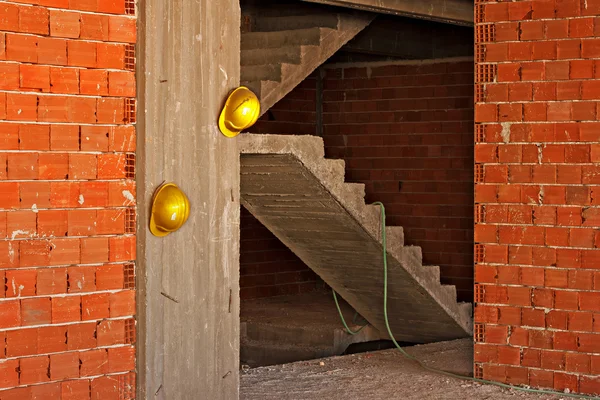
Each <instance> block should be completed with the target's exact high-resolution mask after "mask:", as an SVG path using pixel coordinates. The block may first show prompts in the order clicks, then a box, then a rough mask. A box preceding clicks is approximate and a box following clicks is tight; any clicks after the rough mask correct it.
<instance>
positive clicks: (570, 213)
mask: <svg viewBox="0 0 600 400" xmlns="http://www.w3.org/2000/svg"><path fill="white" fill-rule="evenodd" d="M475 7H476V13H475V15H476V32H475V33H476V34H475V37H476V44H475V46H476V54H477V63H476V80H475V85H476V90H475V93H476V99H475V100H476V106H475V121H476V129H475V132H476V133H475V142H476V144H475V163H476V164H475V171H476V172H475V180H476V187H475V202H476V211H477V212H476V213H475V215H476V221H475V242H476V244H475V262H476V265H475V280H476V285H475V301H476V307H475V333H476V334H475V342H476V343H475V364H476V368H475V371H477V375H479V377H483V378H485V379H492V380H495V381H500V382H507V383H513V384H528V385H531V386H534V387H544V388H553V389H556V390H559V391H563V390H566V389H568V390H570V391H571V392H580V393H586V394H600V378H599V372H600V370H599V369H598V366H599V365H600V363H599V362H598V356H597V354H598V353H599V352H600V325H599V321H600V306H599V304H600V267H599V264H598V260H600V250H599V249H598V247H599V246H600V241H599V238H600V236H599V234H598V232H599V228H600V219H598V217H597V216H598V215H600V212H599V210H598V199H597V197H598V196H597V194H598V183H599V181H598V178H597V176H598V173H599V171H600V170H599V169H598V168H599V167H598V161H599V160H598V154H599V153H598V148H599V147H598V146H599V144H598V143H599V140H600V136H599V134H598V132H600V129H599V128H600V125H599V124H598V122H597V121H598V115H599V114H598V110H599V109H598V100H599V99H600V82H599V80H598V78H599V76H598V65H599V64H598V62H599V61H598V59H600V46H598V44H599V43H600V39H598V37H599V35H600V22H599V21H600V19H599V18H598V16H600V2H598V1H590V0H587V1H581V2H580V1H563V0H556V1H555V0H548V1H516V2H494V1H476V5H475Z"/></svg>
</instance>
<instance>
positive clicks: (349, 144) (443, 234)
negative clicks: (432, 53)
mask: <svg viewBox="0 0 600 400" xmlns="http://www.w3.org/2000/svg"><path fill="white" fill-rule="evenodd" d="M325 71H326V72H325V74H324V75H325V77H324V81H323V85H324V90H323V93H322V96H323V126H322V129H323V138H324V140H325V150H326V156H327V157H329V158H342V159H344V160H345V161H346V180H347V181H349V182H361V183H365V185H366V192H367V197H366V201H367V202H374V201H382V202H383V203H384V204H385V205H386V211H387V217H388V223H389V224H392V225H401V226H403V227H404V229H405V237H406V242H407V244H412V245H418V246H421V247H422V248H423V258H424V263H426V264H429V265H439V266H440V267H441V275H442V281H443V282H444V283H447V284H452V285H455V286H456V287H457V289H458V297H459V300H461V301H472V299H473V62H472V60H468V61H464V60H450V61H448V60H446V61H433V62H428V61H426V62H418V61H417V62H405V63H395V64H390V63H388V64H384V65H381V64H375V63H373V64H364V65H363V66H362V67H355V66H350V67H332V68H327V69H326V70H325ZM316 87H317V85H316V79H315V74H313V76H311V77H310V78H308V79H307V80H306V81H304V82H303V83H302V84H301V85H300V86H299V87H298V88H297V89H295V90H294V91H293V92H292V93H290V94H289V95H288V96H286V97H285V98H284V99H283V100H281V101H280V102H279V103H277V104H276V105H275V106H274V107H273V108H272V109H271V112H270V113H267V114H265V116H264V117H263V118H262V119H261V121H259V122H258V123H257V124H256V125H255V126H254V127H253V128H252V131H253V133H272V134H316V132H317V127H316V116H315V114H316V113H315V111H316V107H317V104H316ZM251 219H252V217H251V216H248V217H247V218H243V219H242V247H241V259H242V264H241V265H242V281H241V282H242V288H244V287H246V285H247V284H248V282H249V280H248V279H245V275H246V274H247V272H246V268H245V266H246V265H247V260H248V259H249V258H248V256H247V253H248V252H249V251H250V247H249V245H248V244H247V243H246V242H245V241H246V237H249V236H250V235H251V236H252V237H254V238H263V239H265V240H271V241H272V243H273V245H275V243H278V241H277V240H276V239H275V238H274V237H273V236H272V235H271V234H270V233H269V232H268V230H266V229H265V228H264V227H262V226H261V225H260V224H259V223H258V222H255V223H253V222H250V220H251ZM251 223H252V224H253V225H254V226H256V228H252V229H251V228H247V224H251ZM278 246H282V245H281V244H278ZM275 257H279V258H275ZM256 258H258V259H264V260H265V262H266V260H269V263H271V262H274V263H275V264H280V265H284V264H286V263H288V262H290V261H287V260H291V259H294V265H296V264H297V263H301V261H299V260H297V259H296V258H295V257H294V256H293V254H292V253H291V252H290V251H289V250H288V251H286V250H284V248H283V247H282V248H280V252H279V254H275V253H273V254H267V253H265V252H264V251H261V250H254V251H253V255H252V259H253V260H254V259H256ZM298 268H300V267H298ZM304 270H308V267H304ZM306 274H307V276H309V275H308V273H307V272H306ZM254 279H256V281H255V280H254ZM271 279H273V277H271ZM252 282H260V278H259V277H256V278H253V279H252Z"/></svg>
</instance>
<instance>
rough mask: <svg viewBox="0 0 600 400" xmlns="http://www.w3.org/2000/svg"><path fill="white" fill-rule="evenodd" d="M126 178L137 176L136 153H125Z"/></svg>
mask: <svg viewBox="0 0 600 400" xmlns="http://www.w3.org/2000/svg"><path fill="white" fill-rule="evenodd" d="M125 178H127V179H133V178H135V154H127V155H125Z"/></svg>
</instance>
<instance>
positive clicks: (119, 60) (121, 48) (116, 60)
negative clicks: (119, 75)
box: [97, 43, 125, 69]
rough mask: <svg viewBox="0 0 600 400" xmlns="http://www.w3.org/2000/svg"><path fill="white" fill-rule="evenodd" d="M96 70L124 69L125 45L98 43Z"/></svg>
mask: <svg viewBox="0 0 600 400" xmlns="http://www.w3.org/2000/svg"><path fill="white" fill-rule="evenodd" d="M97 66H98V68H112V69H124V68H125V45H123V44H115V43H98V59H97Z"/></svg>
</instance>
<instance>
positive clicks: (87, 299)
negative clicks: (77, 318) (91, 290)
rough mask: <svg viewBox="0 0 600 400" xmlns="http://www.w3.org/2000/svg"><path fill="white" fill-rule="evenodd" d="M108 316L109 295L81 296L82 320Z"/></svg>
mask: <svg viewBox="0 0 600 400" xmlns="http://www.w3.org/2000/svg"><path fill="white" fill-rule="evenodd" d="M108 317H109V295H108V294H106V293H103V294H92V295H86V296H81V318H82V320H84V321H85V320H92V319H102V318H108Z"/></svg>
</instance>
